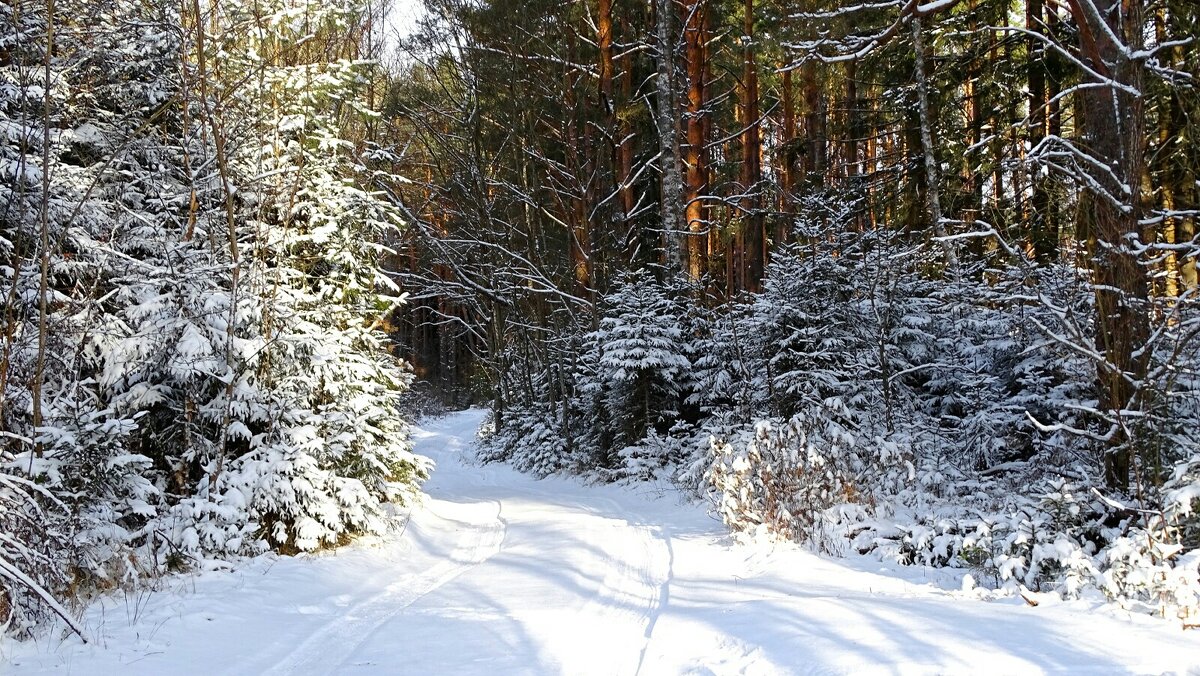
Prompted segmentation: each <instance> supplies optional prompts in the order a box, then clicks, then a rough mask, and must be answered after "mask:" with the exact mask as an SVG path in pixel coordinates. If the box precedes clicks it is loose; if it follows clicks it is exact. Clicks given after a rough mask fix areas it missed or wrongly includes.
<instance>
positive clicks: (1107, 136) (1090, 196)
mask: <svg viewBox="0 0 1200 676" xmlns="http://www.w3.org/2000/svg"><path fill="white" fill-rule="evenodd" d="M1068 2H1069V5H1070V8H1071V13H1072V15H1073V16H1074V18H1075V22H1076V24H1077V25H1078V27H1079V47H1080V54H1081V57H1082V60H1083V61H1084V62H1085V63H1086V64H1087V65H1088V66H1089V67H1090V68H1091V69H1093V70H1094V71H1096V72H1097V73H1099V74H1100V75H1101V76H1102V77H1105V78H1109V79H1108V80H1107V81H1105V82H1102V83H1097V86H1094V87H1090V88H1086V89H1083V90H1081V91H1080V93H1079V97H1080V103H1081V105H1080V112H1081V114H1082V118H1083V119H1082V120H1081V121H1082V127H1083V138H1082V143H1081V146H1082V147H1083V148H1086V149H1087V151H1088V152H1089V153H1091V155H1092V157H1093V158H1094V159H1095V160H1096V162H1097V164H1099V165H1100V166H1104V167H1110V168H1111V169H1112V171H1111V172H1108V171H1104V172H1095V173H1093V174H1092V175H1091V176H1089V177H1088V178H1089V180H1088V181H1087V182H1086V184H1085V186H1084V189H1083V191H1082V193H1081V195H1080V209H1081V217H1082V218H1083V220H1085V221H1086V222H1087V223H1088V225H1089V227H1090V231H1091V232H1092V233H1093V234H1094V236H1095V241H1096V246H1095V247H1094V250H1093V251H1092V256H1091V263H1092V274H1093V277H1094V280H1095V285H1096V290H1095V297H1096V348H1097V350H1098V351H1099V352H1100V353H1101V354H1103V355H1104V360H1103V361H1102V362H1100V363H1098V364H1097V378H1098V382H1099V385H1100V392H1099V407H1100V409H1101V410H1102V411H1104V412H1105V413H1106V414H1107V415H1109V416H1110V417H1111V418H1112V419H1113V420H1114V421H1116V423H1117V425H1118V427H1117V431H1116V433H1114V435H1113V437H1112V439H1111V441H1110V443H1109V448H1108V451H1107V452H1106V453H1105V456H1104V474H1105V480H1106V481H1107V483H1108V486H1109V487H1110V488H1113V489H1116V490H1121V491H1126V490H1128V487H1129V474H1130V470H1131V469H1132V460H1133V450H1132V448H1131V446H1132V445H1133V444H1136V443H1137V441H1138V440H1137V439H1136V438H1134V434H1133V430H1132V429H1131V427H1132V425H1131V424H1129V423H1128V421H1127V419H1126V416H1125V414H1124V412H1125V411H1127V410H1132V409H1136V408H1137V407H1138V406H1139V404H1140V402H1139V401H1137V399H1138V397H1139V392H1138V391H1137V388H1136V387H1135V385H1134V383H1135V382H1136V381H1139V380H1141V378H1142V377H1143V376H1144V375H1145V373H1146V363H1147V355H1146V354H1145V353H1144V352H1143V351H1142V348H1143V347H1144V346H1145V342H1146V339H1147V336H1148V335H1149V322H1148V317H1147V315H1146V300H1147V284H1146V275H1145V272H1144V270H1143V269H1142V266H1141V264H1140V262H1139V261H1138V258H1137V255H1136V253H1135V252H1134V251H1133V250H1132V249H1131V248H1130V246H1129V244H1130V242H1129V238H1130V237H1134V238H1136V237H1138V235H1139V221H1140V217H1141V213H1142V208H1141V206H1142V205H1141V202H1142V200H1141V199H1140V196H1139V190H1140V189H1139V182H1140V179H1141V175H1142V170H1143V164H1144V148H1143V143H1144V131H1145V120H1144V110H1143V104H1142V97H1141V96H1140V95H1135V94H1133V93H1132V92H1130V91H1128V90H1127V89H1126V88H1127V87H1128V88H1130V89H1133V90H1135V91H1138V92H1140V91H1141V89H1142V73H1141V66H1140V64H1139V63H1138V62H1137V61H1135V60H1132V59H1129V58H1128V51H1129V50H1136V49H1139V48H1140V47H1141V42H1142V39H1141V31H1142V23H1141V3H1140V1H1139V0H1096V1H1095V2H1093V0H1068ZM1114 38H1116V39H1114Z"/></svg>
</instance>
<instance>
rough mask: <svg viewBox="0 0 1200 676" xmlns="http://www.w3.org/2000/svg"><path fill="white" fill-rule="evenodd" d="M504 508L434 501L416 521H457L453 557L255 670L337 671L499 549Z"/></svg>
mask: <svg viewBox="0 0 1200 676" xmlns="http://www.w3.org/2000/svg"><path fill="white" fill-rule="evenodd" d="M500 509H501V505H500V503H499V502H498V501H492V500H489V501H486V502H476V503H454V502H446V501H439V500H431V504H430V506H429V507H428V508H426V509H425V510H424V513H423V514H420V515H417V519H420V520H424V519H426V518H428V517H429V516H432V517H433V518H435V519H437V520H439V521H443V522H449V523H452V524H454V526H453V530H454V532H455V533H456V534H462V535H461V537H459V538H458V540H457V541H456V542H455V544H454V548H453V550H452V551H451V553H450V554H449V555H448V556H445V557H439V558H438V563H436V564H434V565H433V566H431V567H429V568H427V569H426V570H425V571H423V572H421V573H418V574H416V575H406V576H404V577H402V578H400V579H399V580H396V581H395V582H393V583H392V584H390V585H388V587H387V588H386V589H385V590H384V592H383V593H382V594H379V595H375V596H372V597H371V598H368V599H365V600H363V601H362V602H360V603H358V604H355V605H354V606H353V607H351V608H348V609H346V610H345V611H344V612H343V614H342V615H341V616H340V617H338V618H337V619H335V620H333V621H331V622H329V623H327V624H326V625H325V626H324V627H322V628H321V629H319V630H317V631H316V632H314V633H312V634H310V635H309V636H308V638H306V639H305V640H304V641H302V642H301V643H300V644H299V645H297V646H296V648H295V649H294V650H292V652H291V653H289V654H288V655H286V656H285V657H284V658H283V659H281V660H280V661H278V662H277V663H276V664H275V665H274V666H272V667H270V668H268V669H266V670H264V671H261V672H256V673H262V674H269V675H270V676H284V675H285V674H329V673H336V672H337V671H338V670H339V668H340V667H342V666H344V665H345V663H346V662H347V661H348V660H349V659H350V658H351V657H352V656H353V655H354V654H355V652H356V651H357V649H358V647H359V646H361V645H362V644H363V643H365V642H366V641H367V640H368V639H369V638H370V637H371V636H372V635H373V634H374V633H375V632H376V631H377V630H378V629H379V628H380V627H381V626H383V625H384V624H385V623H387V621H388V620H390V619H391V618H393V617H395V616H396V615H398V614H400V613H401V612H403V611H404V609H405V608H407V607H409V606H410V605H412V604H413V603H415V602H417V601H418V600H420V599H421V598H422V597H424V596H426V595H428V594H430V593H432V592H433V591H435V590H437V589H438V588H439V587H441V586H442V585H445V584H446V583H448V582H450V581H451V580H453V579H455V578H457V577H458V576H459V575H462V574H463V573H465V572H467V571H468V570H470V569H472V568H474V567H476V566H478V565H479V564H481V563H483V562H484V561H487V560H488V559H489V558H491V557H492V556H494V555H495V554H496V553H497V552H499V551H500V548H501V547H502V545H503V543H504V538H505V536H506V534H507V529H506V527H505V524H504V521H503V519H502V518H501V516H500ZM414 526H415V527H416V529H417V530H419V529H420V524H419V523H410V524H409V526H408V527H409V529H413V528H414ZM437 530H442V529H437ZM431 535H432V534H431Z"/></svg>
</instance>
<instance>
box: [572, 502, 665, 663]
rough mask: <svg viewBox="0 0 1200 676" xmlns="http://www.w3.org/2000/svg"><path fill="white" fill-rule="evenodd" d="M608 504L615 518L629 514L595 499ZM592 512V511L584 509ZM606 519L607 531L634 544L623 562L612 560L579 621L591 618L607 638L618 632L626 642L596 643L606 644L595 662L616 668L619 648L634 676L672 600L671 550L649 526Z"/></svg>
mask: <svg viewBox="0 0 1200 676" xmlns="http://www.w3.org/2000/svg"><path fill="white" fill-rule="evenodd" d="M595 498H596V499H597V500H598V501H602V502H604V503H606V504H607V505H608V506H609V508H610V509H611V510H612V512H613V513H614V514H623V513H627V512H628V509H627V508H623V507H622V506H621V505H619V504H617V502H616V501H614V500H610V499H608V498H603V497H600V496H595ZM580 507H583V508H584V509H590V508H589V506H588V505H586V504H583V505H580ZM597 518H602V519H604V522H603V526H602V527H603V528H606V529H613V530H616V531H619V532H624V533H629V534H630V535H632V536H633V539H634V540H635V542H631V543H630V546H627V547H622V548H621V549H620V550H619V551H620V552H622V553H623V554H624V556H614V557H612V558H610V559H609V562H610V564H611V565H609V566H608V567H607V570H606V572H605V574H604V577H603V578H602V579H601V580H600V583H599V586H598V588H597V592H596V594H595V595H594V596H592V597H591V598H589V599H588V601H587V603H585V604H584V606H583V607H582V608H580V611H579V612H580V615H581V616H591V617H593V618H594V619H595V621H596V623H597V624H598V626H602V627H605V628H607V631H608V632H620V634H621V635H623V637H624V640H616V641H598V643H603V644H604V647H603V652H604V654H605V655H606V656H607V658H606V660H602V661H599V662H592V663H591V666H592V667H593V668H595V665H597V664H605V663H607V664H608V665H610V666H611V665H612V664H613V662H614V660H613V658H612V651H613V650H614V649H616V647H617V646H620V647H621V648H622V649H623V650H624V651H626V652H627V653H628V656H627V657H626V658H624V659H623V660H620V662H621V663H625V664H627V665H628V669H624V670H622V671H621V673H636V670H638V669H640V668H641V663H642V661H643V660H644V658H645V653H646V650H647V647H648V646H649V643H650V637H651V634H652V633H653V630H654V625H655V623H656V621H657V619H658V615H659V613H661V611H662V609H663V607H664V606H665V603H666V600H667V598H669V591H668V589H667V588H668V585H669V584H670V579H671V568H672V565H671V550H670V545H669V544H668V543H667V542H666V541H665V539H664V537H663V536H661V535H660V534H658V533H656V532H655V531H654V529H652V528H651V527H650V526H646V525H643V524H640V523H636V522H633V521H630V520H628V519H624V518H614V517H607V516H599V515H597Z"/></svg>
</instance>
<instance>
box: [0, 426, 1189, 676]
mask: <svg viewBox="0 0 1200 676" xmlns="http://www.w3.org/2000/svg"><path fill="white" fill-rule="evenodd" d="M482 417H483V412H481V411H468V412H464V413H460V414H455V415H452V416H449V417H447V418H444V419H441V420H439V421H434V422H432V423H429V424H427V425H426V426H425V427H424V429H421V430H418V431H417V432H416V434H415V436H414V438H415V441H416V449H415V450H416V452H418V453H421V454H423V455H427V456H430V457H432V458H434V459H435V460H436V461H437V463H438V466H437V468H436V470H435V471H434V473H433V476H432V478H431V480H430V481H429V483H428V484H427V486H426V488H427V491H428V494H429V495H428V497H427V499H426V500H425V502H424V503H423V504H422V505H420V506H418V507H416V508H414V510H413V512H412V514H411V518H410V519H409V520H408V522H407V524H406V525H405V526H404V527H402V528H400V529H398V530H397V531H396V532H394V533H391V534H389V535H387V536H382V537H376V538H367V539H363V540H360V541H359V542H357V543H355V544H353V545H351V546H348V547H345V548H342V549H339V550H336V551H333V552H328V553H324V554H319V555H308V556H299V557H275V556H265V557H260V558H257V559H252V560H249V561H248V562H247V563H246V564H245V565H243V566H242V567H240V568H239V569H237V570H236V571H232V572H230V571H208V572H204V573H198V574H193V575H188V576H180V577H173V578H167V579H165V580H163V581H162V589H160V590H158V591H156V592H153V593H150V592H147V593H143V594H130V595H127V596H121V595H110V596H107V597H104V598H103V599H101V600H100V601H99V602H97V603H95V604H93V606H92V607H91V608H90V609H89V610H88V611H87V612H86V614H85V615H84V618H83V626H84V629H85V632H86V634H87V635H88V636H89V637H90V638H91V639H92V640H91V643H89V644H87V645H84V644H82V643H81V642H80V641H79V640H78V639H77V638H73V637H68V638H65V639H63V640H62V641H45V640H43V641H42V642H40V643H25V644H13V643H11V642H10V643H7V644H4V645H0V651H2V652H0V657H2V658H3V659H6V660H8V664H4V663H3V662H0V671H4V673H6V674H12V675H13V676H26V675H33V674H51V673H53V674H68V673H69V674H77V675H78V674H84V675H86V674H118V673H119V674H123V675H130V676H135V675H138V674H147V675H151V674H153V675H158V674H319V673H338V674H343V673H345V674H397V673H401V674H468V675H469V674H631V675H632V674H793V673H822V674H824V673H830V674H838V673H855V674H858V673H888V674H924V673H967V672H970V673H1020V674H1036V673H1068V672H1069V673H1073V674H1074V673H1105V674H1108V673H1163V672H1176V673H1181V672H1188V671H1193V670H1197V669H1200V633H1197V632H1183V631H1181V630H1180V629H1179V628H1178V625H1177V624H1173V623H1171V622H1168V621H1164V620H1160V619H1155V618H1151V617H1147V616H1142V615H1135V614H1130V613H1126V612H1124V611H1121V610H1118V609H1117V608H1116V607H1115V606H1112V605H1105V604H1102V603H1100V602H1098V601H1096V600H1085V601H1071V602H1059V601H1057V600H1055V599H1054V598H1053V597H1051V596H1049V595H1033V596H1032V597H1031V598H1033V599H1034V600H1036V601H1037V602H1038V606H1037V607H1032V606H1030V605H1027V604H1026V602H1025V601H1022V600H1021V599H1019V598H1000V599H996V598H994V596H993V595H992V594H991V593H990V592H987V591H985V590H980V589H975V588H974V585H973V584H972V581H971V580H967V579H965V576H963V575H962V574H961V572H960V573H958V574H954V573H952V572H949V571H944V570H943V571H935V570H931V569H923V568H917V567H910V568H892V567H889V566H885V565H883V564H881V563H880V562H879V561H877V560H872V559H867V558H848V559H829V558H822V557H819V556H817V555H814V554H812V553H809V552H807V551H805V550H802V549H800V548H798V547H795V546H792V545H770V544H766V543H755V544H750V545H740V544H734V543H733V542H732V540H731V538H730V537H729V536H728V535H727V533H726V532H725V530H724V528H723V526H721V524H719V523H718V522H717V521H715V520H713V519H712V518H711V517H709V516H707V515H706V514H705V513H704V510H703V508H701V507H699V506H696V505H692V504H688V503H686V502H685V501H683V500H682V499H681V498H680V497H679V495H678V494H677V493H676V492H674V490H673V489H671V488H669V487H666V486H662V485H652V484H638V485H637V486H636V487H633V488H630V487H621V486H584V485H581V484H579V483H578V482H574V481H571V480H568V479H560V478H554V477H552V478H548V479H543V480H537V479H534V478H532V477H529V476H527V475H523V474H518V473H516V472H515V471H513V470H511V469H510V468H508V467H504V466H496V465H489V466H484V467H478V466H475V465H474V464H472V463H471V462H469V461H467V460H465V458H466V457H469V455H470V450H469V447H470V443H471V440H472V439H473V435H474V431H475V429H476V428H477V426H478V425H479V423H480V422H481V419H482ZM988 599H992V600H988Z"/></svg>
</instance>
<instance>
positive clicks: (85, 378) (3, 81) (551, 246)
mask: <svg viewBox="0 0 1200 676" xmlns="http://www.w3.org/2000/svg"><path fill="white" fill-rule="evenodd" d="M402 4H403V3H402ZM413 5H414V6H415V5H420V7H419V10H420V11H419V14H420V17H421V18H420V21H419V22H418V23H417V24H416V25H415V26H413V27H412V28H411V30H408V31H405V32H404V34H403V35H397V34H395V30H394V27H391V23H390V22H389V16H390V14H389V13H390V12H394V11H395V8H393V7H389V4H388V3H387V2H381V1H380V0H320V1H318V0H176V1H173V2H168V1H166V0H111V1H107V2H95V1H89V0H0V294H2V295H3V301H2V302H3V308H2V313H3V322H2V324H0V328H2V331H3V335H2V341H0V627H2V628H3V633H8V634H12V635H16V636H22V637H24V636H31V635H36V633H37V631H38V630H39V627H44V626H45V625H46V624H47V623H49V622H61V623H63V624H64V625H66V626H67V627H68V629H71V630H73V631H74V632H76V633H78V634H79V636H80V638H83V636H84V635H85V633H86V631H85V628H83V627H80V626H78V625H77V619H76V618H77V617H78V609H79V608H80V607H82V605H84V604H85V603H86V602H87V601H88V600H89V599H93V598H96V597H98V596H102V595H104V594H109V593H113V592H114V591H117V590H123V589H124V590H128V589H138V588H142V587H145V586H147V585H150V584H152V583H153V580H155V579H158V578H161V577H162V576H164V575H169V574H173V573H178V572H183V571H197V570H214V569H225V568H229V567H232V566H237V565H240V564H239V563H238V562H239V561H245V560H247V559H249V558H252V557H255V556H258V555H261V554H264V553H268V552H276V553H279V554H282V555H295V554H302V553H311V552H318V551H322V550H327V549H332V548H335V547H340V546H342V545H346V544H348V543H349V542H351V540H353V539H354V538H356V537H358V536H363V535H370V534H382V533H385V532H387V531H388V529H389V528H391V527H392V525H393V522H394V521H395V515H396V513H397V510H398V509H403V508H411V507H412V506H413V505H416V504H419V503H420V500H421V499H422V498H421V491H422V488H421V486H422V482H424V481H426V480H428V479H430V476H431V473H432V475H433V476H434V477H436V471H437V470H436V469H435V468H434V467H433V463H432V462H431V461H430V460H429V459H428V458H427V457H425V456H424V455H421V454H420V453H417V452H415V451H414V448H413V444H412V441H411V440H410V438H409V436H410V429H411V423H412V421H413V420H414V419H415V418H417V417H418V416H421V415H435V414H437V413H438V412H445V411H448V410H456V409H462V408H466V407H468V406H477V407H484V408H487V409H489V411H490V412H489V414H488V416H487V419H486V421H485V422H484V423H483V427H482V428H481V430H480V433H479V439H478V441H477V446H478V458H479V460H480V461H482V462H484V463H505V464H507V465H509V466H511V467H513V468H515V469H516V470H518V471H520V472H523V473H527V474H530V475H532V476H534V477H545V476H551V475H563V476H570V477H574V478H576V479H577V480H580V481H582V482H585V483H586V484H588V485H598V484H610V483H615V484H619V485H629V486H637V485H639V484H649V483H656V484H661V483H662V482H666V483H669V484H671V485H673V486H676V487H677V488H678V489H679V490H680V491H682V492H683V493H684V494H685V495H687V496H688V498H689V499H690V500H693V501H697V502H699V503H702V504H704V505H706V506H707V507H708V509H710V510H711V511H712V512H713V513H715V514H716V515H717V516H718V517H719V518H720V520H721V521H722V522H723V523H724V524H725V526H726V527H727V528H728V529H729V531H731V532H732V533H734V534H736V537H737V538H739V539H740V540H744V541H747V542H750V541H755V540H761V539H768V540H771V541H786V542H796V543H801V544H802V545H803V546H805V547H808V548H810V549H812V550H813V551H816V552H819V553H821V554H823V555H828V556H846V555H869V556H875V557H878V558H879V559H881V560H885V561H891V562H895V563H898V564H902V565H904V566H910V565H912V566H927V567H933V568H954V569H961V570H969V571H971V573H972V575H973V576H974V577H973V578H972V579H973V580H975V581H977V582H978V584H980V585H982V586H985V587H991V588H995V589H998V590H1008V591H1009V592H1011V593H1013V594H1017V595H1020V596H1021V597H1022V598H1025V599H1026V601H1027V602H1028V603H1029V605H1033V606H1036V605H1037V602H1036V601H1034V600H1031V599H1034V598H1035V597H1034V596H1031V594H1041V593H1054V594H1057V595H1060V596H1062V597H1064V598H1067V599H1070V598H1076V597H1079V596H1081V595H1086V594H1089V593H1096V594H1100V595H1102V596H1103V597H1104V598H1105V599H1107V600H1109V601H1113V602H1116V603H1118V604H1120V605H1121V606H1122V607H1126V608H1134V609H1137V610H1138V611H1141V612H1144V613H1146V614H1154V615H1158V616H1160V617H1166V618H1169V619H1172V620H1173V621H1176V622H1182V623H1183V625H1184V626H1197V625H1200V513H1198V510H1200V425H1198V422H1200V353H1198V349H1200V336H1198V334H1200V302H1198V300H1200V297H1198V295H1200V278H1198V274H1197V256H1200V240H1198V239H1197V221H1198V220H1200V90H1198V89H1197V87H1198V85H1200V46H1198V41H1200V6H1197V4H1196V3H1195V2H1194V0H929V1H928V2H920V1H919V0H878V1H875V0H865V1H862V2H859V1H858V0H854V1H853V2H851V1H849V0H845V1H843V0H759V2H757V3H756V2H754V0H423V2H420V3H413ZM389 31H390V34H389ZM647 632H649V630H647ZM646 635H647V636H649V633H647V634H646Z"/></svg>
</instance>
